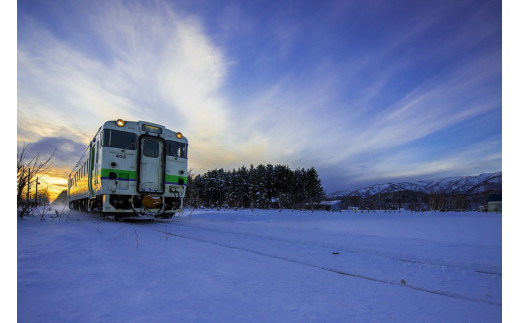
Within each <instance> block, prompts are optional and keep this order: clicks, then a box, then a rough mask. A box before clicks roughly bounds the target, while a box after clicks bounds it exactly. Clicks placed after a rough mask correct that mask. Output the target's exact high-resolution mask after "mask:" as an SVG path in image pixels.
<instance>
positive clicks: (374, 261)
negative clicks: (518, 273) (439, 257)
mask: <svg viewBox="0 0 520 323" xmlns="http://www.w3.org/2000/svg"><path fill="white" fill-rule="evenodd" d="M128 224H129V225H132V226H137V227H139V228H142V229H146V230H152V231H156V232H158V233H161V234H166V235H168V236H173V237H176V238H180V239H189V240H192V241H197V242H199V243H207V244H212V245H217V246H220V247H223V248H227V249H232V250H236V251H240V252H247V253H250V254H255V255H258V256H261V257H266V258H270V259H276V260H278V261H285V262H290V263H293V264H297V265H302V266H307V267H311V268H315V269H319V270H322V271H325V272H330V273H335V274H338V275H342V276H346V277H352V278H357V279H363V280H367V281H372V282H376V283H381V284H388V285H394V286H398V287H400V288H408V289H412V290H415V291H419V292H424V293H429V294H435V295H438V296H442V297H450V298H454V299H460V300H465V301H471V302H477V303H484V304H490V305H494V306H502V303H501V298H500V297H499V298H498V299H497V297H491V296H490V294H496V293H497V292H498V291H497V290H496V286H497V284H498V286H501V273H498V272H485V271H482V270H478V269H472V268H465V267H460V266H445V265H439V264H435V263H427V262H418V261H414V260H407V259H401V258H396V257H385V256H380V255H374V254H370V253H363V252H353V251H349V250H344V249H341V248H337V247H336V248H334V247H331V246H326V245H322V244H319V243H318V244H316V243H309V242H302V241H294V240H288V239H282V238H275V237H266V236H262V235H259V234H251V233H244V232H236V231H229V230H222V229H220V228H212V227H208V226H200V225H196V224H191V223H182V222H181V221H175V220H174V221H173V223H172V222H170V221H169V222H164V223H161V222H156V223H146V224H143V223H128ZM165 224H174V225H172V226H166V227H165V226H164V225H165ZM244 242H245V243H244ZM385 269H388V271H386V270H385ZM417 271H419V272H421V274H420V275H418V276H420V277H432V278H431V281H429V282H421V281H417V280H414V278H413V276H414V275H413V274H414V273H416V272H417ZM461 281H464V282H466V284H463V285H461V283H460V282H461ZM475 284H481V285H482V288H481V290H482V292H480V293H479V295H473V294H471V293H469V292H468V293H465V291H464V288H463V287H464V286H468V285H471V289H474V288H475ZM461 287H462V288H461ZM500 293H501V288H500Z"/></svg>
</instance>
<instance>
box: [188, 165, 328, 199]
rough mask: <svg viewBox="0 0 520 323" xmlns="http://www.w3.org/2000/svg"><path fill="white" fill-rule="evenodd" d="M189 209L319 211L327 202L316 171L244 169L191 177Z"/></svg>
mask: <svg viewBox="0 0 520 323" xmlns="http://www.w3.org/2000/svg"><path fill="white" fill-rule="evenodd" d="M187 184H188V185H187V191H186V196H185V205H187V206H189V207H201V206H203V207H216V208H222V207H229V208H260V209H269V208H301V209H303V208H315V207H317V206H318V205H319V202H320V201H321V200H322V199H323V198H324V196H325V191H324V190H323V187H322V185H321V180H320V179H319V175H318V172H317V171H316V169H315V168H314V167H311V168H309V169H304V168H297V169H295V170H291V169H290V168H289V167H288V166H286V165H271V164H267V165H263V164H260V165H258V166H256V167H254V166H253V165H251V166H250V167H249V168H247V167H246V166H242V167H240V168H238V169H233V170H232V171H229V170H224V169H222V168H221V169H214V170H210V171H208V172H206V173H204V174H200V175H196V176H193V174H192V172H191V171H190V172H189V174H188V183H187Z"/></svg>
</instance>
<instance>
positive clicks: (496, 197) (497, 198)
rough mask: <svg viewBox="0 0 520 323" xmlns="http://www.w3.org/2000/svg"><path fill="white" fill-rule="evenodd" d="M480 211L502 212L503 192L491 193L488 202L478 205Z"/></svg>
mask: <svg viewBox="0 0 520 323" xmlns="http://www.w3.org/2000/svg"><path fill="white" fill-rule="evenodd" d="M478 210H479V211H480V212H502V194H491V195H489V197H488V204H487V205H482V206H479V207H478Z"/></svg>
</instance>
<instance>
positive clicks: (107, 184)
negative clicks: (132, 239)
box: [67, 119, 188, 220]
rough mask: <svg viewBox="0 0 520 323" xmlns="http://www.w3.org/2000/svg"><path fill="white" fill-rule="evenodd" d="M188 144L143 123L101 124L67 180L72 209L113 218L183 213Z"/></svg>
mask: <svg viewBox="0 0 520 323" xmlns="http://www.w3.org/2000/svg"><path fill="white" fill-rule="evenodd" d="M187 167H188V140H187V139H186V137H184V136H183V135H182V133H180V132H174V131H172V130H169V129H167V128H166V127H164V126H162V125H158V124H155V123H151V122H145V121H124V120H122V119H118V120H116V121H107V122H105V123H104V124H103V125H102V126H101V127H100V128H99V130H98V132H97V133H96V135H95V136H94V138H93V139H92V141H91V142H90V144H89V145H88V146H87V148H86V149H85V151H84V153H83V155H82V156H81V158H80V160H79V161H78V163H77V164H76V166H75V167H74V169H73V170H72V171H71V173H70V175H69V178H68V190H67V196H68V202H69V207H70V208H71V209H74V210H81V211H92V212H99V213H100V214H101V215H106V216H110V217H113V218H117V219H150V220H154V219H161V218H162V219H164V218H166V219H168V218H172V217H173V215H174V214H175V213H176V212H181V211H182V209H183V199H184V196H185V193H186V184H187V174H188V169H187Z"/></svg>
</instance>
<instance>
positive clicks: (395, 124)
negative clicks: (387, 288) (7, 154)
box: [17, 0, 502, 193]
mask: <svg viewBox="0 0 520 323" xmlns="http://www.w3.org/2000/svg"><path fill="white" fill-rule="evenodd" d="M17 29H18V30H17V93H18V94H17V125H18V127H17V145H18V146H19V147H20V146H22V145H23V143H26V144H30V150H31V152H32V153H35V152H40V153H41V154H42V155H45V154H48V153H50V152H52V151H53V150H54V149H57V151H56V155H55V157H54V164H53V166H54V168H53V170H52V172H51V173H50V174H49V176H48V179H47V182H48V183H50V184H51V186H52V189H53V190H56V191H60V190H61V189H64V188H65V185H66V176H67V175H68V174H69V172H70V170H71V169H72V168H73V167H74V165H75V163H76V161H77V159H79V157H80V156H81V154H82V152H83V150H84V149H85V147H86V145H87V144H88V142H89V141H90V139H91V138H92V136H93V135H94V134H95V133H96V131H97V129H98V128H99V127H100V126H101V125H102V124H103V123H104V122H105V121H107V120H115V119H119V118H122V119H126V120H132V121H137V120H144V121H150V122H154V123H159V124H163V125H165V126H166V127H167V128H169V129H172V130H174V131H181V132H182V133H183V134H184V135H185V136H186V137H187V138H188V140H189V143H190V148H189V160H188V167H189V168H190V169H193V171H194V173H195V174H199V173H203V172H205V171H208V170H211V169H215V168H225V169H229V170H231V169H233V168H237V167H240V166H242V165H246V166H249V165H250V164H253V165H258V164H261V163H263V164H267V163H271V164H284V165H288V166H290V167H291V168H297V167H304V168H309V167H312V166H314V167H315V168H316V169H317V171H318V173H319V175H320V178H321V180H322V184H323V186H324V188H325V190H326V192H327V193H332V192H334V191H338V190H346V189H356V188H360V187H363V186H366V185H371V184H379V183H386V182H389V181H401V180H417V179H429V178H437V177H445V176H457V175H477V174H480V173H486V172H495V171H501V170H502V4H501V2H500V1H451V0H450V1H401V0H400V1H209V0H208V1H166V0H165V1H131V0H130V1H117V0H115V1H96V0H94V1H92V0H89V1H60V0H56V1H29V0H19V1H18V13H17Z"/></svg>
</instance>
